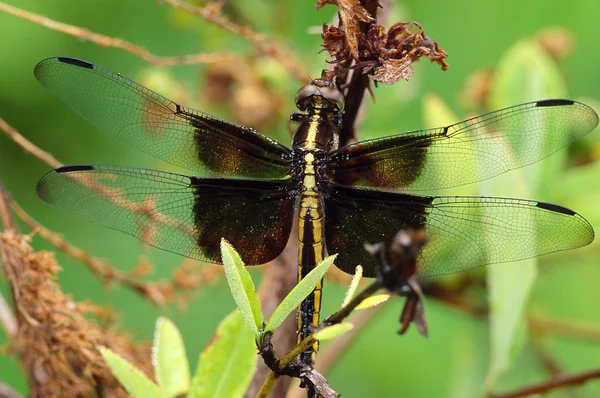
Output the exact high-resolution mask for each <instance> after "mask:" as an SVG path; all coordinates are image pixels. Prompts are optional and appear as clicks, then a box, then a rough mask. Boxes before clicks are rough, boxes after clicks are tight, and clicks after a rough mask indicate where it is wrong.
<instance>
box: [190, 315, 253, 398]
mask: <svg viewBox="0 0 600 398" xmlns="http://www.w3.org/2000/svg"><path fill="white" fill-rule="evenodd" d="M244 323H245V321H244V320H243V319H242V316H241V314H240V311H237V310H235V311H234V312H232V313H231V314H229V315H228V316H227V317H226V318H225V319H224V320H223V322H221V324H220V325H219V328H218V329H217V331H216V333H215V337H214V338H213V340H212V341H211V343H210V344H209V345H208V346H207V347H206V348H205V349H204V351H203V352H202V354H200V359H199V360H198V368H197V370H196V374H195V375H194V378H193V380H192V388H191V390H190V393H189V395H188V397H189V398H212V397H231V398H235V397H243V396H244V393H245V392H246V389H247V388H248V385H249V384H250V381H251V380H252V376H253V374H254V370H255V367H256V359H257V356H256V347H255V345H254V338H253V337H254V336H253V335H252V333H251V332H250V329H249V328H248V327H247V326H246V325H247V324H246V325H245V324H244Z"/></svg>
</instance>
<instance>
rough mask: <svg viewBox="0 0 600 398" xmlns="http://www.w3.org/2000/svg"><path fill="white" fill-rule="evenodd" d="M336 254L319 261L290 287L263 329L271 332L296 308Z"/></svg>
mask: <svg viewBox="0 0 600 398" xmlns="http://www.w3.org/2000/svg"><path fill="white" fill-rule="evenodd" d="M336 256H337V255H333V256H329V257H327V258H326V259H324V260H323V261H321V263H320V264H319V265H317V266H316V267H315V269H313V270H312V271H310V272H309V273H308V275H306V277H305V278H304V279H302V280H301V281H300V283H298V284H297V285H296V286H295V287H294V288H293V289H292V291H291V292H290V293H289V294H288V295H287V296H286V298H284V299H283V301H282V302H281V303H280V304H279V306H277V308H275V311H273V314H272V315H271V317H270V318H269V320H268V321H267V326H265V331H267V332H271V331H273V330H275V329H276V328H277V327H278V326H279V325H281V323H282V322H283V320H284V319H285V318H286V317H287V316H288V315H289V314H290V313H291V312H292V311H294V310H295V309H296V308H298V306H299V305H300V303H301V302H302V300H304V299H305V298H306V296H308V295H309V294H310V293H311V292H312V291H313V289H314V288H315V286H317V284H318V283H319V281H320V280H321V279H323V276H324V275H325V273H326V272H327V270H328V269H329V267H330V266H331V264H333V262H334V260H335V258H336Z"/></svg>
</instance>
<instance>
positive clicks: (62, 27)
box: [0, 2, 241, 66]
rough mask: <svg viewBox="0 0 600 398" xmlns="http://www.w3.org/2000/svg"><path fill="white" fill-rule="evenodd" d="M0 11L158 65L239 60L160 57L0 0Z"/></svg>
mask: <svg viewBox="0 0 600 398" xmlns="http://www.w3.org/2000/svg"><path fill="white" fill-rule="evenodd" d="M0 11H4V12H6V13H9V14H12V15H14V16H16V17H19V18H22V19H25V20H27V21H30V22H33V23H35V24H38V25H40V26H43V27H45V28H48V29H50V30H54V31H56V32H61V33H65V34H68V35H70V36H73V37H76V38H77V39H79V40H85V41H90V42H92V43H95V44H98V45H100V46H102V47H111V48H118V49H121V50H124V51H126V52H128V53H131V54H133V55H135V56H137V57H139V58H141V59H143V60H144V61H146V62H148V63H150V64H152V65H158V66H175V65H198V64H211V63H217V62H223V61H228V62H239V61H240V58H241V57H240V56H239V55H237V54H233V53H218V54H207V53H198V54H193V55H184V56H177V57H160V56H158V55H154V54H152V53H150V52H149V51H148V50H146V49H145V48H143V47H141V46H138V45H136V44H133V43H130V42H128V41H126V40H123V39H119V38H114V37H110V36H105V35H102V34H99V33H95V32H91V31H89V30H88V29H85V28H82V27H79V26H74V25H68V24H65V23H62V22H58V21H54V20H52V19H50V18H47V17H44V16H42V15H39V14H34V13H32V12H29V11H26V10H23V9H21V8H17V7H13V6H11V5H8V4H6V3H2V2H0Z"/></svg>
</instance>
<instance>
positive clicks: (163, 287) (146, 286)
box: [0, 118, 221, 306]
mask: <svg viewBox="0 0 600 398" xmlns="http://www.w3.org/2000/svg"><path fill="white" fill-rule="evenodd" d="M0 131H4V132H5V133H6V135H7V136H8V137H9V138H11V139H12V140H13V141H14V142H15V143H17V144H18V145H19V146H20V147H21V148H23V149H24V150H25V151H27V152H29V153H31V154H32V155H34V156H35V157H36V158H38V159H40V160H41V161H42V162H44V163H46V164H47V165H49V166H50V167H52V168H58V167H61V166H62V165H63V164H62V163H61V162H59V161H58V160H57V159H56V158H55V157H54V156H52V155H51V154H49V153H47V152H45V151H43V150H42V149H40V148H39V147H37V146H36V145H34V144H33V143H31V142H30V141H29V140H27V139H26V138H25V137H23V136H22V135H21V134H19V132H18V131H17V130H16V129H15V128H13V127H12V126H10V125H9V124H8V123H6V121H4V120H3V119H2V118H0ZM76 181H77V179H76ZM79 182H80V183H82V185H84V186H86V187H87V188H89V189H90V190H94V191H96V192H98V193H99V194H100V195H103V196H105V197H107V199H108V200H111V201H112V202H113V203H115V204H118V205H121V206H124V207H127V208H132V206H131V202H130V201H127V200H125V199H123V198H121V197H120V196H114V195H113V196H110V197H109V196H108V195H106V192H105V188H104V187H103V186H102V185H101V184H99V183H95V184H91V183H85V182H83V181H79ZM11 207H12V209H13V211H14V212H15V213H16V214H17V215H18V216H19V218H21V219H22V220H23V221H24V222H25V223H26V224H27V225H28V226H29V227H30V228H31V229H32V230H33V231H35V232H37V233H38V234H39V235H40V236H41V237H42V238H44V239H46V240H47V241H48V242H50V243H51V244H53V245H54V246H56V247H57V248H58V249H60V250H62V251H64V252H65V253H66V254H68V255H70V256H71V257H73V258H75V259H77V260H79V261H81V262H82V263H84V264H85V265H87V266H88V268H89V269H90V270H91V271H92V272H93V273H95V274H96V275H98V276H100V277H101V278H102V279H103V280H104V281H105V282H119V283H121V284H123V285H125V286H127V287H129V288H131V289H133V290H134V291H136V292H138V293H140V294H142V295H143V296H145V297H146V298H148V299H149V300H150V301H151V302H152V303H154V304H155V305H157V306H161V305H164V304H166V303H167V302H168V301H169V300H168V297H169V296H172V293H173V292H174V291H175V290H177V289H178V288H179V289H184V290H191V289H197V288H198V287H200V286H201V285H202V284H204V281H210V280H212V279H214V278H212V277H211V275H212V274H214V272H213V269H209V270H207V271H206V272H205V273H204V276H205V277H202V278H196V280H195V282H196V283H192V284H180V283H177V279H179V280H180V279H181V278H180V277H179V278H178V277H177V276H176V277H175V280H173V281H172V282H171V283H166V282H160V281H159V282H149V283H147V282H143V281H138V280H136V279H133V278H131V277H129V276H128V275H127V274H126V273H123V272H121V271H119V270H117V269H115V268H113V267H112V266H111V265H110V263H109V262H108V261H106V260H100V259H97V258H94V257H92V256H90V255H89V254H87V253H86V252H85V251H84V250H82V249H80V248H78V247H76V246H74V245H72V244H71V243H69V242H68V241H67V240H66V239H65V238H64V237H63V236H61V235H59V234H57V233H56V232H53V231H50V230H49V229H47V228H45V227H44V226H42V225H41V224H39V223H38V222H37V221H35V220H34V219H33V218H32V217H31V216H29V215H28V214H27V213H26V212H25V210H23V209H22V208H21V207H20V206H19V205H18V204H17V203H15V202H14V201H11ZM141 207H142V209H141V211H142V212H144V211H147V210H148V209H144V206H141ZM149 213H152V212H149ZM153 214H154V215H153V216H152V219H153V220H154V221H157V222H159V223H166V224H169V223H173V222H176V221H174V220H171V219H169V218H167V217H165V216H163V215H161V214H160V213H157V212H154V213H153ZM216 267H218V268H219V269H220V268H221V267H220V266H216Z"/></svg>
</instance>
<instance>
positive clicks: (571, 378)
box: [490, 369, 600, 398]
mask: <svg viewBox="0 0 600 398" xmlns="http://www.w3.org/2000/svg"><path fill="white" fill-rule="evenodd" d="M598 378H600V369H594V370H589V371H586V372H581V373H575V374H571V375H563V376H556V377H554V378H552V379H550V380H548V381H545V382H543V383H540V384H536V385H533V386H529V387H525V388H521V389H518V390H515V391H512V392H508V393H503V394H493V395H491V396H490V398H520V397H529V396H532V395H535V394H544V393H546V392H548V391H552V390H555V389H557V388H562V387H569V386H576V385H579V384H583V383H585V382H587V381H589V380H593V379H598Z"/></svg>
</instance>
